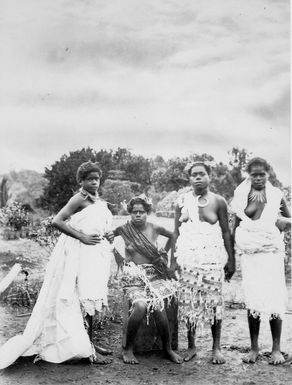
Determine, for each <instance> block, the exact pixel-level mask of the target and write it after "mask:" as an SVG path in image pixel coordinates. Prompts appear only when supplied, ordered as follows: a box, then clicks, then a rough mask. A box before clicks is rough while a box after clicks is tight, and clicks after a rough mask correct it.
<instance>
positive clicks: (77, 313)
mask: <svg viewBox="0 0 292 385" xmlns="http://www.w3.org/2000/svg"><path fill="white" fill-rule="evenodd" d="M100 177H101V170H100V168H99V166H98V164H97V163H92V162H85V163H83V164H82V165H81V166H80V167H79V168H78V171H77V181H78V183H79V185H80V187H81V188H80V190H79V192H78V193H77V194H75V195H74V196H73V197H72V198H71V199H70V200H69V201H68V203H67V204H66V205H65V206H64V207H63V208H62V209H61V210H60V211H59V213H58V214H57V215H56V216H55V218H54V220H53V224H54V225H55V226H56V227H57V228H58V229H59V230H60V231H61V232H62V233H63V234H62V235H61V236H60V238H59V240H58V242H57V244H56V246H55V248H54V250H53V253H52V255H51V257H50V260H49V263H48V266H47V269H46V273H45V277H44V282H43V285H42V288H41V290H40V293H39V296H38V299H37V302H36V304H35V306H34V309H33V312H32V315H31V317H30V319H29V320H28V323H27V325H26V328H25V330H24V332H23V334H22V335H17V336H15V337H12V338H11V339H10V340H8V341H7V342H6V343H5V344H4V345H3V346H2V347H1V348H0V369H3V368H5V367H7V366H9V365H11V364H12V363H13V362H14V361H15V360H16V359H17V358H18V357H20V356H31V355H37V356H36V360H38V359H42V360H44V361H48V362H53V363H60V362H64V361H67V360H70V359H77V358H86V357H88V358H89V359H90V361H91V362H94V363H99V364H105V363H109V362H110V361H111V360H110V359H108V358H106V357H103V356H102V355H101V354H104V355H106V354H110V353H111V352H110V351H108V350H106V349H103V348H101V347H94V346H93V344H92V316H93V315H94V314H95V312H96V311H97V312H101V311H102V310H103V308H104V307H105V306H106V305H107V283H108V278H109V274H110V261H111V257H112V251H111V245H110V244H109V241H108V240H107V238H108V234H109V231H110V230H111V224H112V214H111V212H110V211H109V209H108V207H107V203H106V202H105V201H103V200H101V199H100V198H99V196H98V193H97V191H98V188H99V185H100ZM84 321H85V322H86V323H88V330H86V328H85V327H84Z"/></svg>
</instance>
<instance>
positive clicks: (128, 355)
mask: <svg viewBox="0 0 292 385" xmlns="http://www.w3.org/2000/svg"><path fill="white" fill-rule="evenodd" d="M122 356H123V361H124V363H125V364H139V361H138V360H137V358H136V357H135V356H134V353H133V350H132V349H128V350H126V349H123V353H122Z"/></svg>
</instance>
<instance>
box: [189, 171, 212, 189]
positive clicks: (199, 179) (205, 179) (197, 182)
mask: <svg viewBox="0 0 292 385" xmlns="http://www.w3.org/2000/svg"><path fill="white" fill-rule="evenodd" d="M190 183H191V186H192V187H193V188H195V189H196V190H203V189H205V188H206V187H208V186H209V183H210V178H209V175H208V173H207V171H206V169H205V167H204V166H194V167H192V169H191V171H190Z"/></svg>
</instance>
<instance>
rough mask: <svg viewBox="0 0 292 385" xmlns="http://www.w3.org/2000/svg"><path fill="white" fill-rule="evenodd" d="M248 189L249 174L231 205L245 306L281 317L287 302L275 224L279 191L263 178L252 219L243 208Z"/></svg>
mask: <svg viewBox="0 0 292 385" xmlns="http://www.w3.org/2000/svg"><path fill="white" fill-rule="evenodd" d="M250 189H251V182H250V180H249V178H247V179H246V180H244V181H243V182H242V183H241V184H240V185H239V186H238V187H237V188H236V190H235V192H234V199H233V201H232V202H231V208H232V210H233V211H234V213H235V214H236V215H237V216H238V217H239V218H240V219H241V221H240V224H239V226H238V227H237V229H236V233H235V249H236V254H237V256H239V257H240V259H241V261H240V262H241V269H242V285H243V291H244V297H245V304H246V307H247V309H249V310H250V311H251V313H252V314H253V315H254V316H255V317H257V316H260V315H261V314H262V313H265V314H269V315H270V316H272V317H279V318H282V317H283V314H284V312H285V309H286V304H287V289H286V285H285V274H284V258H285V246H284V241H283V235H282V234H281V233H280V231H279V229H278V227H277V226H276V221H277V219H278V215H279V212H280V205H281V199H282V197H283V193H282V192H281V190H279V189H278V188H276V187H274V186H272V185H271V183H269V182H267V184H266V200H267V202H266V204H265V207H264V209H263V212H262V214H261V217H260V218H259V219H256V220H252V219H251V218H249V217H248V216H247V215H246V214H245V213H244V209H245V208H246V206H247V204H248V194H249V192H250Z"/></svg>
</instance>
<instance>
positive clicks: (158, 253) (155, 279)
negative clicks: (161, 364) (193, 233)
mask: <svg viewBox="0 0 292 385" xmlns="http://www.w3.org/2000/svg"><path fill="white" fill-rule="evenodd" d="M127 209H128V212H129V213H130V214H131V220H130V221H129V222H128V223H126V224H125V225H123V226H120V227H118V228H117V229H115V230H114V235H115V236H119V235H120V236H121V237H122V238H123V240H124V241H125V245H126V261H127V262H128V265H126V266H125V267H124V272H123V277H122V282H123V287H124V292H125V293H126V295H127V298H128V299H129V301H130V303H131V309H130V315H129V319H128V323H127V330H126V342H125V345H124V346H123V360H124V362H125V363H128V364H138V360H137V359H136V357H135V356H134V353H133V348H134V342H135V337H136V335H137V332H138V329H139V326H140V325H141V322H142V320H143V318H144V317H145V316H149V313H150V312H151V313H153V316H154V320H155V323H156V326H157V329H158V332H159V334H160V336H161V339H162V344H163V349H164V351H165V353H166V355H167V357H168V358H169V359H170V360H171V361H173V362H175V363H178V364H179V363H181V362H182V358H181V357H180V356H179V355H178V354H176V353H175V352H174V351H173V350H172V348H171V343H170V331H169V323H168V319H167V316H166V313H165V309H164V308H165V305H166V302H167V301H168V300H169V301H170V300H171V299H172V297H173V296H174V295H175V294H176V285H175V283H174V282H173V281H171V280H169V278H170V271H169V269H168V268H167V254H166V251H165V250H158V248H157V247H156V241H157V238H158V236H159V235H163V236H165V237H167V238H168V239H169V240H170V241H171V239H172V233H171V232H170V231H168V230H166V229H165V228H164V227H161V226H158V225H155V224H153V223H149V222H148V221H147V216H148V214H149V212H150V209H151V204H150V203H149V202H148V201H147V198H146V197H145V196H140V197H135V198H133V199H131V201H130V202H129V204H128V206H127ZM169 247H170V242H168V248H169Z"/></svg>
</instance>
